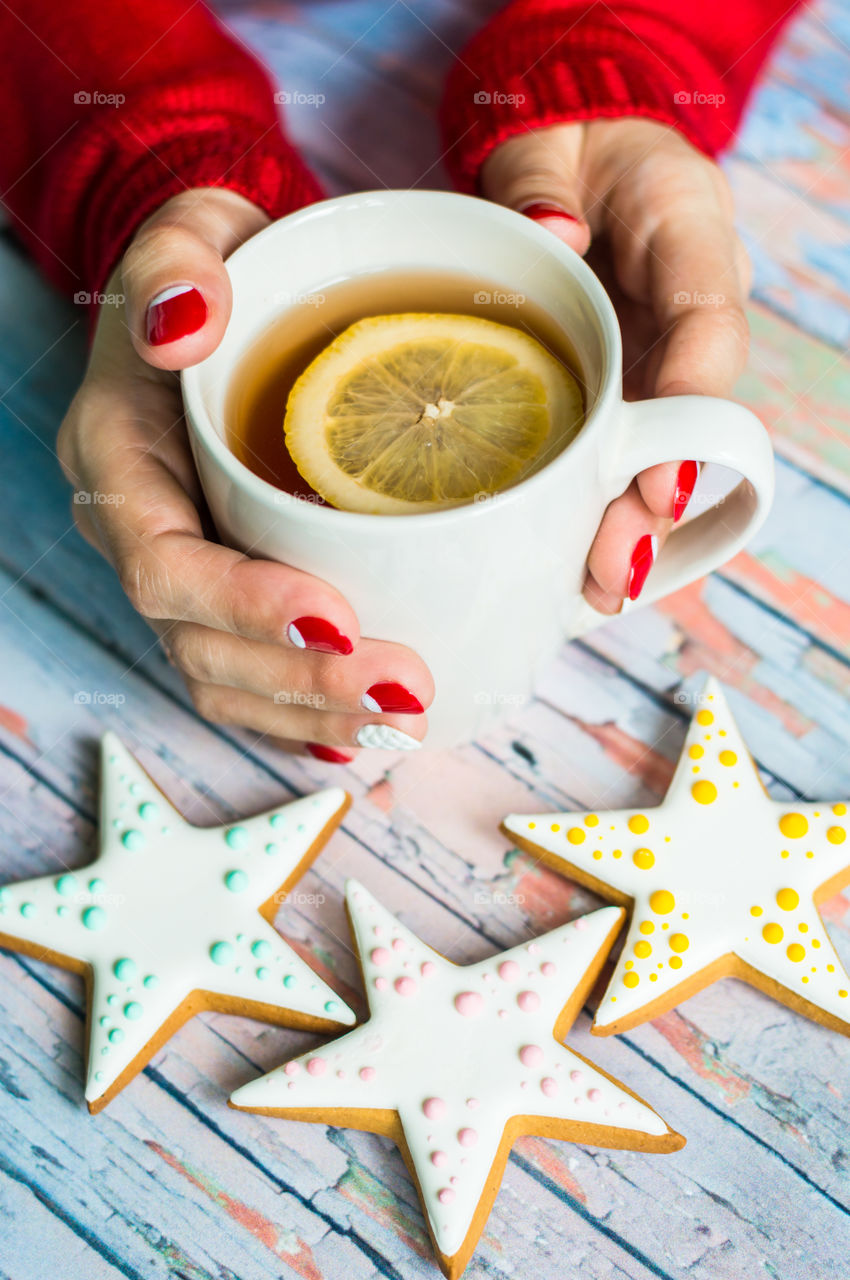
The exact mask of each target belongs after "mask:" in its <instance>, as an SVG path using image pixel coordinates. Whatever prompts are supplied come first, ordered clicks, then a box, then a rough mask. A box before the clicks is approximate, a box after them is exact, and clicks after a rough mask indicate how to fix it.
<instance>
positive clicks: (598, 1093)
mask: <svg viewBox="0 0 850 1280" xmlns="http://www.w3.org/2000/svg"><path fill="white" fill-rule="evenodd" d="M587 1099H588V1102H601V1101H602V1090H601V1089H588V1091H587Z"/></svg>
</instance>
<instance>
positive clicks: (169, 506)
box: [57, 188, 434, 762]
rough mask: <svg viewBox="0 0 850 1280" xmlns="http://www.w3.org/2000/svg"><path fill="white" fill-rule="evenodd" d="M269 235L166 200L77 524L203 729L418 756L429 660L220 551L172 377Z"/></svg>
mask: <svg viewBox="0 0 850 1280" xmlns="http://www.w3.org/2000/svg"><path fill="white" fill-rule="evenodd" d="M268 221H269V219H268V217H267V216H266V214H265V213H264V212H263V211H262V210H261V209H259V208H258V207H257V206H256V205H254V204H252V203H251V202H250V201H248V200H246V199H244V198H243V197H242V196H240V195H238V194H236V193H235V192H232V191H227V190H224V189H217V188H205V189H198V190H192V191H186V192H183V193H181V194H180V195H178V196H175V197H173V198H172V199H170V200H168V201H167V202H166V203H165V204H163V205H162V206H161V208H160V209H158V210H157V212H156V213H155V214H154V215H153V216H152V217H150V218H149V219H148V220H147V221H146V222H145V223H144V224H143V225H142V227H141V228H140V229H139V231H138V232H137V234H136V236H135V238H134V240H133V242H132V244H131V245H130V247H129V249H128V250H127V252H126V254H125V255H124V258H123V260H122V262H121V263H120V265H119V266H118V267H117V268H116V270H115V272H114V273H113V275H112V278H111V280H110V282H109V284H108V285H107V287H106V291H105V292H106V300H105V301H103V302H102V303H101V306H100V313H99V318H98V322H97V328H96V332H95V339H94V344H93V346H92V351H91V357H90V360H89V365H88V369H87V371H86V375H85V378H84V380H83V383H82V385H81V387H80V389H79V390H78V392H77V394H76V396H75V397H74V400H73V402H72V404H71V407H70V409H69V410H68V413H67V415H66V417H65V420H64V422H63V423H62V427H61V429H60V432H59V439H58V444H57V450H58V454H59V459H60V462H61V464H62V468H63V470H64V472H65V475H66V476H67V478H68V479H69V480H70V482H71V483H72V484H73V486H74V489H75V501H74V505H73V512H74V518H75V520H76V523H77V526H78V528H79V529H80V532H81V533H82V534H83V535H84V537H86V538H87V539H88V541H89V542H91V543H92V544H93V545H94V546H95V547H97V548H98V550H100V551H101V552H102V553H103V554H104V555H105V556H106V557H107V559H108V560H109V561H110V562H111V563H112V564H113V565H114V566H115V569H116V571H117V573H118V576H119V579H120V582H121V585H122V587H123V589H124V591H125V592H126V593H127V596H128V597H129V599H130V602H131V603H132V605H133V607H134V608H135V609H136V610H138V612H139V613H140V614H141V615H142V617H143V618H145V619H146V620H147V621H148V622H149V623H150V624H151V626H152V627H153V628H154V630H155V631H156V632H157V633H158V634H159V636H160V638H161V640H162V644H163V646H164V648H165V650H166V652H167V653H168V655H169V657H170V659H171V661H172V662H173V663H174V664H175V666H176V667H177V668H178V669H179V671H180V672H181V674H182V676H183V678H184V680H185V682H186V685H187V687H188V689H189V693H190V695H191V697H192V701H193V703H194V705H195V708H196V709H197V710H198V712H199V713H200V714H201V715H202V716H204V717H205V719H208V720H211V721H213V722H214V723H217V724H233V725H240V726H243V727H245V728H248V729H252V730H254V731H256V732H258V733H260V734H263V735H264V736H265V735H270V736H271V737H273V738H274V739H275V740H276V741H277V742H279V743H280V744H281V745H283V746H285V747H286V748H287V749H290V750H292V749H298V748H299V747H303V746H306V748H307V750H308V751H310V752H311V754H313V755H315V756H317V757H318V758H319V759H323V760H333V761H335V762H337V761H339V762H341V761H343V760H348V759H350V758H351V757H352V754H353V751H354V750H356V748H357V747H358V746H373V745H375V746H387V747H393V748H399V747H406V748H409V747H416V746H419V743H420V741H421V739H422V738H424V736H425V733H426V730H427V721H426V717H425V716H424V715H423V714H422V711H423V708H424V707H426V706H427V705H428V704H429V703H430V702H431V699H432V698H433V694H434V686H433V681H432V679H431V675H430V672H429V671H428V668H427V667H426V666H425V663H424V662H423V661H422V659H421V658H420V657H419V656H418V655H417V654H415V653H414V652H413V651H412V650H410V649H407V648H405V647H404V646H402V645H398V644H392V643H388V642H385V641H380V640H371V639H363V638H361V636H360V630H359V626H358V622H357V618H356V616H355V614H354V612H353V610H352V609H351V606H350V605H349V604H348V603H347V601H346V600H345V599H343V597H342V596H341V595H340V594H339V592H338V591H336V590H335V589H334V588H333V587H331V586H330V585H329V584H328V583H326V582H323V581H322V580H321V579H319V578H314V577H311V576H310V575H309V574H306V573H302V572H301V571H300V570H298V569H292V568H290V567H289V566H287V565H283V564H277V563H276V562H273V561H267V560H253V559H251V558H250V557H248V556H246V555H243V554H242V553H240V552H238V551H234V550H231V549H230V548H228V547H223V546H221V545H220V544H219V543H217V542H212V541H210V540H208V539H207V538H205V537H204V531H203V526H202V517H201V515H200V513H199V508H200V509H203V499H202V496H201V492H200V486H199V483H198V477H197V474H196V472H195V468H194V464H193V461H192V455H191V452H190V449H189V443H188V439H187V436H186V429H185V425H184V422H183V415H182V405H181V399H180V387H179V381H178V378H177V375H176V373H175V372H174V371H175V370H178V369H183V368H185V367H186V366H187V365H191V364H196V363H197V362H198V361H199V360H202V359H204V358H205V357H206V356H208V355H209V354H210V352H212V351H213V350H214V349H215V347H216V346H217V344H218V342H219V341H220V339H221V337H222V334H223V333H224V330H225V326H226V325H227V321H228V318H229V316H230V307H231V293H230V281H229V277H228V275H227V272H226V271H225V269H224V259H225V258H226V257H227V256H228V255H229V254H230V253H232V252H233V251H234V250H235V249H236V248H238V246H239V245H240V244H242V243H243V241H245V240H247V239H248V238H249V237H250V236H252V235H254V234H256V233H257V232H258V231H261V230H262V229H263V227H265V226H266V225H267V224H268ZM110 295H112V296H113V297H114V298H115V299H116V301H114V302H111V301H110ZM81 494H85V495H87V498H83V500H82V501H80V495H81ZM372 726H380V728H379V729H377V730H376V729H375V728H373V727H372Z"/></svg>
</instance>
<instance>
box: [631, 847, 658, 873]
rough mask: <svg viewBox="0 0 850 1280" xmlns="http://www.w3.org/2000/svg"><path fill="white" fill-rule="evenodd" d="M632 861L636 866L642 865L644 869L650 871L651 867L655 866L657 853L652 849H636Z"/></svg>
mask: <svg viewBox="0 0 850 1280" xmlns="http://www.w3.org/2000/svg"><path fill="white" fill-rule="evenodd" d="M632 862H633V863H634V864H635V866H636V867H640V868H641V870H643V871H648V870H649V868H650V867H654V866H655V854H654V853H653V852H652V850H651V849H635V851H634V853H633V854H632Z"/></svg>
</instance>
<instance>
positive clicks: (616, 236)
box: [481, 118, 750, 613]
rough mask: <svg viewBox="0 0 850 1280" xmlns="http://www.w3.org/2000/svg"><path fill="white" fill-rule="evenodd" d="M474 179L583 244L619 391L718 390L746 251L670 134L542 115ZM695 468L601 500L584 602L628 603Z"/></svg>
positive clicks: (728, 201) (713, 188)
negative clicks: (601, 290) (614, 349)
mask: <svg viewBox="0 0 850 1280" xmlns="http://www.w3.org/2000/svg"><path fill="white" fill-rule="evenodd" d="M481 187H482V192H483V194H484V195H485V196H487V197H488V198H489V199H490V200H495V201H497V202H498V203H499V204H504V205H507V206H508V207H509V208H512V209H516V210H518V211H521V212H525V213H527V214H529V216H531V217H534V218H535V219H536V220H538V221H539V222H540V223H541V224H542V225H543V226H546V227H547V228H549V229H550V230H551V231H552V232H553V233H554V234H555V235H557V236H558V237H559V238H560V239H562V240H563V241H565V242H566V243H567V244H569V245H570V246H571V247H572V248H573V249H576V250H577V251H578V252H579V253H582V254H585V253H586V254H587V256H588V261H589V262H590V264H591V266H592V267H593V268H594V270H595V271H596V273H597V274H598V275H599V276H600V278H601V280H602V282H603V284H604V285H605V287H606V288H607V290H608V292H609V294H610V296H611V298H612V300H613V302H614V305H615V307H616V309H617V314H618V316H619V320H620V327H621V329H622V334H623V367H624V377H623V382H624V392H625V394H626V396H627V398H628V399H632V400H638V399H644V398H648V397H650V396H665V395H686V394H701V395H712V396H728V395H729V394H730V392H731V390H732V387H733V384H734V382H735V379H736V378H737V377H738V375H739V374H740V372H741V371H742V369H743V367H744V363H745V361H746V357H747V347H748V340H749V332H748V327H747V320H746V317H745V314H744V302H745V300H746V297H747V293H748V291H749V285H750V266H749V261H748V259H747V255H746V251H745V249H744V246H743V245H742V243H741V241H740V240H739V238H738V236H737V235H736V234H735V229H734V222H733V218H734V210H733V204H732V197H731V194H730V191H729V187H728V185H727V182H726V179H725V177H724V176H723V174H722V173H721V171H720V169H719V168H718V167H717V165H716V164H714V163H713V162H712V161H711V160H708V159H707V158H706V157H705V156H704V155H702V154H701V153H700V152H699V151H697V150H695V149H694V147H692V146H691V144H690V143H689V142H687V141H686V140H685V138H684V137H683V136H682V135H681V134H680V133H678V132H677V130H675V129H673V128H671V127H670V126H668V125H662V124H658V123H656V122H655V121H651V120H641V119H637V118H628V119H622V120H594V121H590V122H589V123H586V124H562V125H552V126H550V127H548V128H545V129H539V130H535V131H532V132H529V133H526V134H522V135H520V136H518V137H515V138H512V139H510V140H509V141H508V142H504V143H502V144H501V145H500V146H499V147H497V148H496V149H495V150H494V151H493V152H492V153H491V154H490V156H489V157H488V159H487V161H486V163H485V164H484V167H483V169H482V174H481ZM697 474H698V465H697V461H696V460H695V459H684V460H683V461H682V462H681V463H672V462H671V463H665V464H663V465H660V466H655V467H650V468H649V469H648V470H647V471H643V472H642V473H641V474H640V475H639V476H636V477H635V479H634V480H633V481H632V483H631V484H630V486H629V487H628V489H627V490H626V491H625V493H623V494H622V495H621V496H620V497H619V498H617V499H616V500H615V501H614V502H612V503H611V504H610V505H609V507H608V509H607V511H606V512H605V515H604V516H603V519H602V523H601V525H600V526H599V531H598V533H597V535H596V538H595V540H594V543H593V545H592V547H591V549H590V554H589V556H588V562H587V565H588V571H587V579H586V582H585V588H584V594H585V596H586V597H587V599H588V600H589V601H590V603H591V604H592V605H593V606H594V607H595V608H597V609H599V610H600V611H601V612H603V613H617V612H618V611H619V609H620V608H621V607H622V602H623V600H624V598H626V597H628V598H630V599H633V600H634V599H636V597H637V596H638V595H639V593H640V590H641V587H642V586H643V584H644V581H645V580H646V576H647V574H648V572H649V570H650V568H651V566H652V563H653V561H654V559H655V557H656V555H657V550H658V547H659V546H660V544H661V542H663V540H664V538H665V537H666V536H667V534H668V532H669V531H670V528H671V526H672V525H673V523H674V522H675V521H676V520H677V519H679V518H680V517H681V515H682V514H683V512H684V510H685V507H686V506H687V503H688V499H689V498H690V496H691V493H692V491H693V488H694V485H695V483H696V479H697Z"/></svg>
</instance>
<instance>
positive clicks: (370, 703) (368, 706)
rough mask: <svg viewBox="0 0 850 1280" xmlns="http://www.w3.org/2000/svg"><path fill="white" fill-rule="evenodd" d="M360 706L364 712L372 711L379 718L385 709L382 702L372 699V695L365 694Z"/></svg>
mask: <svg viewBox="0 0 850 1280" xmlns="http://www.w3.org/2000/svg"><path fill="white" fill-rule="evenodd" d="M360 704H361V706H362V707H363V710H364V711H372V712H374V713H375V714H376V715H379V716H380V715H382V714H383V711H384V708H383V707H382V706H381V704H380V702H377V701H376V700H375V698H373V697H372V695H371V693H364V694H363V697H362V698H361V699H360Z"/></svg>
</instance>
